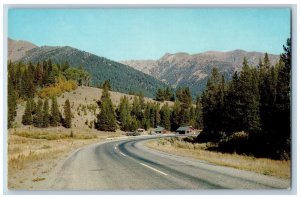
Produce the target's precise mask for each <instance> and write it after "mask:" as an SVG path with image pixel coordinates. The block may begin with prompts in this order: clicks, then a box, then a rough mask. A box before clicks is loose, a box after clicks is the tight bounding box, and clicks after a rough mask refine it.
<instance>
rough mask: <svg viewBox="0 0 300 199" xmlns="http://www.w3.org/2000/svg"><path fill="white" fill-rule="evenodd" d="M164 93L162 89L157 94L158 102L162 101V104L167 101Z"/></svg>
mask: <svg viewBox="0 0 300 199" xmlns="http://www.w3.org/2000/svg"><path fill="white" fill-rule="evenodd" d="M164 95H165V94H164V91H163V90H162V89H160V88H159V89H158V90H157V92H156V98H155V99H156V100H157V101H160V102H163V101H164V100H165V96H164Z"/></svg>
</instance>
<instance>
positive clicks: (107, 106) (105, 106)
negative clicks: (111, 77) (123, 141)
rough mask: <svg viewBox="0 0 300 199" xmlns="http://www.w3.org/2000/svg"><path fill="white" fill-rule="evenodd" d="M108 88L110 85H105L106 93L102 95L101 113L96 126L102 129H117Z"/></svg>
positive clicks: (104, 90)
mask: <svg viewBox="0 0 300 199" xmlns="http://www.w3.org/2000/svg"><path fill="white" fill-rule="evenodd" d="M108 89H109V87H108V86H105V87H103V93H105V95H102V99H101V103H100V113H99V114H98V115H97V121H96V122H95V128H96V129H98V130H101V131H116V129H117V125H116V118H115V115H114V108H113V104H112V101H111V99H110V96H109V93H108Z"/></svg>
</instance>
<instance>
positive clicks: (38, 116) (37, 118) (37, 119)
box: [33, 99, 43, 127]
mask: <svg viewBox="0 0 300 199" xmlns="http://www.w3.org/2000/svg"><path fill="white" fill-rule="evenodd" d="M42 109H43V101H42V100H41V99H39V100H38V104H37V107H36V112H35V115H34V117H33V125H34V126H35V127H42V126H43V111H42Z"/></svg>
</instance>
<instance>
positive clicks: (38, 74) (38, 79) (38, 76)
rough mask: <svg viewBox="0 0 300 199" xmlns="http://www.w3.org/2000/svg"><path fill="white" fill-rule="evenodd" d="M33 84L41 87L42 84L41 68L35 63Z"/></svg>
mask: <svg viewBox="0 0 300 199" xmlns="http://www.w3.org/2000/svg"><path fill="white" fill-rule="evenodd" d="M34 83H35V84H36V85H39V86H41V85H42V83H43V67H42V65H41V64H40V62H38V63H37V65H36V69H35V73H34Z"/></svg>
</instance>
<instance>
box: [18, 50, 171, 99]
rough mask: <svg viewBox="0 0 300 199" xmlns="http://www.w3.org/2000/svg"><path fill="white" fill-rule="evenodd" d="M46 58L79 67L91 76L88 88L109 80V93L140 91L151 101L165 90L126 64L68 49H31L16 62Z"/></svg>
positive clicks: (152, 79)
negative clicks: (159, 89) (160, 91)
mask: <svg viewBox="0 0 300 199" xmlns="http://www.w3.org/2000/svg"><path fill="white" fill-rule="evenodd" d="M48 59H51V60H52V62H53V63H56V64H61V63H64V62H65V61H67V62H68V63H69V64H70V65H71V66H82V67H83V68H84V69H85V70H86V71H88V72H89V73H90V74H91V85H92V86H99V85H102V84H103V82H104V81H105V80H109V81H110V84H111V87H112V90H113V91H117V92H122V93H130V92H135V93H139V92H142V93H143V94H144V95H145V96H147V97H152V98H153V97H154V96H155V92H156V90H157V89H158V88H165V87H167V85H166V84H165V83H163V82H161V81H159V80H157V79H155V78H154V77H152V76H150V75H147V74H144V73H142V72H140V71H138V70H135V69H133V68H131V67H129V66H127V65H124V64H121V63H118V62H115V61H112V60H109V59H106V58H104V57H99V56H96V55H94V54H91V53H88V52H84V51H81V50H78V49H75V48H72V47H68V46H65V47H49V46H42V47H38V48H34V49H32V50H29V51H27V53H26V55H25V56H24V57H22V58H21V59H20V60H19V61H22V62H24V63H29V62H32V63H33V64H36V63H38V62H41V61H43V60H48Z"/></svg>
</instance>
